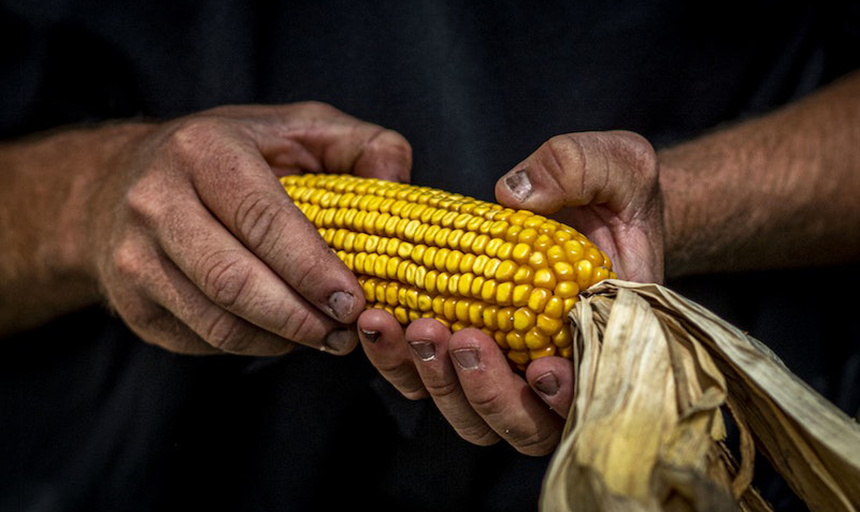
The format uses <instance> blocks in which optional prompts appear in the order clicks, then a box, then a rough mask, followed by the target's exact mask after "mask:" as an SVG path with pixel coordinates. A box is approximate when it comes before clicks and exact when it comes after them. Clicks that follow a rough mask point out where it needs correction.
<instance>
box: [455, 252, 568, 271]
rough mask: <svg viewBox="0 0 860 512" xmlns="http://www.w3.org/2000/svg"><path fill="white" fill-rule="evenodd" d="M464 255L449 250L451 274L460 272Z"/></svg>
mask: <svg viewBox="0 0 860 512" xmlns="http://www.w3.org/2000/svg"><path fill="white" fill-rule="evenodd" d="M462 257H463V253H462V252H460V251H457V250H454V251H451V252H449V253H448V257H447V258H445V270H447V271H448V272H450V273H451V274H455V273H458V272H459V271H460V259H461V258H462ZM571 269H572V267H571Z"/></svg>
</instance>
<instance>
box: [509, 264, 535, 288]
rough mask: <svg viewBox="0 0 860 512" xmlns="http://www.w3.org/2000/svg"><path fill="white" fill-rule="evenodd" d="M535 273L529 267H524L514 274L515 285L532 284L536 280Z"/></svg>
mask: <svg viewBox="0 0 860 512" xmlns="http://www.w3.org/2000/svg"><path fill="white" fill-rule="evenodd" d="M534 275H535V271H534V269H533V268H531V267H529V266H528V265H522V266H520V268H518V269H517V272H516V273H515V274H514V283H516V284H531V282H532V280H534Z"/></svg>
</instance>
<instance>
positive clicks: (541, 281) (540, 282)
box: [534, 268, 558, 290]
mask: <svg viewBox="0 0 860 512" xmlns="http://www.w3.org/2000/svg"><path fill="white" fill-rule="evenodd" d="M556 284H558V282H557V280H556V278H555V274H553V272H552V270H550V269H548V268H541V269H538V271H537V272H535V278H534V285H535V286H540V287H541V288H546V289H549V290H552V289H553V288H555V285H556Z"/></svg>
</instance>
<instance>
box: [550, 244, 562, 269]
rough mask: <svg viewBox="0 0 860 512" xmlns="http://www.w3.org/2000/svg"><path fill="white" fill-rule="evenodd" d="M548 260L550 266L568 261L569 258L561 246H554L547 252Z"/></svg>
mask: <svg viewBox="0 0 860 512" xmlns="http://www.w3.org/2000/svg"><path fill="white" fill-rule="evenodd" d="M546 259H547V261H549V264H550V266H552V265H555V264H556V263H558V262H561V261H564V262H566V261H567V256H566V255H565V254H564V249H563V248H562V247H561V246H560V245H552V246H550V247H549V248H548V249H547V250H546Z"/></svg>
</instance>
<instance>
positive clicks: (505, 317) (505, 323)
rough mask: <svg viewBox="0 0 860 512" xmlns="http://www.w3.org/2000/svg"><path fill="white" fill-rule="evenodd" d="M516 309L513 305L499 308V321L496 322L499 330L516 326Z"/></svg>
mask: <svg viewBox="0 0 860 512" xmlns="http://www.w3.org/2000/svg"><path fill="white" fill-rule="evenodd" d="M515 311H516V309H515V308H512V307H505V308H499V314H498V321H497V322H496V324H497V325H498V329H499V330H501V331H505V332H507V331H510V330H511V329H513V328H514V312H515Z"/></svg>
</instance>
